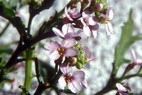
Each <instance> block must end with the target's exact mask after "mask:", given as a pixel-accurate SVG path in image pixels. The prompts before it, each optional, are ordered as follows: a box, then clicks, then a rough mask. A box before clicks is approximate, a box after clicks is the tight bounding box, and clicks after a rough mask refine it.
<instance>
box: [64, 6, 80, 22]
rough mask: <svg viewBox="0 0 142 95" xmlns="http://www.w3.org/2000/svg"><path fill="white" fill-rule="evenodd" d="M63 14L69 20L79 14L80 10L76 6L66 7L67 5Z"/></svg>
mask: <svg viewBox="0 0 142 95" xmlns="http://www.w3.org/2000/svg"><path fill="white" fill-rule="evenodd" d="M65 15H66V17H67V18H68V19H69V20H70V21H73V19H74V18H78V17H80V16H81V14H80V10H79V9H78V8H73V9H70V8H69V9H67V7H66V8H65Z"/></svg>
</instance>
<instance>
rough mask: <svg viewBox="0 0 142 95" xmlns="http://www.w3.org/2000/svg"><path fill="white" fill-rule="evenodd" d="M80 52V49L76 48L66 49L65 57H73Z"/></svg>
mask: <svg viewBox="0 0 142 95" xmlns="http://www.w3.org/2000/svg"><path fill="white" fill-rule="evenodd" d="M77 54H78V50H76V49H74V48H69V49H67V50H66V52H65V54H64V56H65V57H72V56H75V55H77Z"/></svg>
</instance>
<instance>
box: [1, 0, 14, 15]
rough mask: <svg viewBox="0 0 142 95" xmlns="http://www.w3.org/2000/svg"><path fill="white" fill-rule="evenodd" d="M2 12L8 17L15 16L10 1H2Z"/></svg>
mask: <svg viewBox="0 0 142 95" xmlns="http://www.w3.org/2000/svg"><path fill="white" fill-rule="evenodd" d="M0 13H1V14H2V15H3V16H4V17H6V18H9V17H11V18H12V17H14V16H15V11H13V10H12V9H11V8H10V6H9V5H8V3H7V2H4V1H0Z"/></svg>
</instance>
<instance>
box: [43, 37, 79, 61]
mask: <svg viewBox="0 0 142 95" xmlns="http://www.w3.org/2000/svg"><path fill="white" fill-rule="evenodd" d="M74 45H76V41H75V40H74V39H66V40H63V41H62V43H61V45H60V44H58V43H57V42H54V41H49V42H46V44H45V45H44V47H45V49H47V50H49V51H50V57H51V58H52V59H54V60H57V59H58V58H60V57H63V56H64V57H72V56H75V55H77V53H78V51H77V50H76V49H75V48H73V46H74Z"/></svg>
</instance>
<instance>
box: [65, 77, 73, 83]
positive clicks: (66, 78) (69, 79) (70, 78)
mask: <svg viewBox="0 0 142 95" xmlns="http://www.w3.org/2000/svg"><path fill="white" fill-rule="evenodd" d="M64 78H65V81H66V82H67V83H69V82H71V81H72V80H73V77H72V76H70V75H65V76H64Z"/></svg>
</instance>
